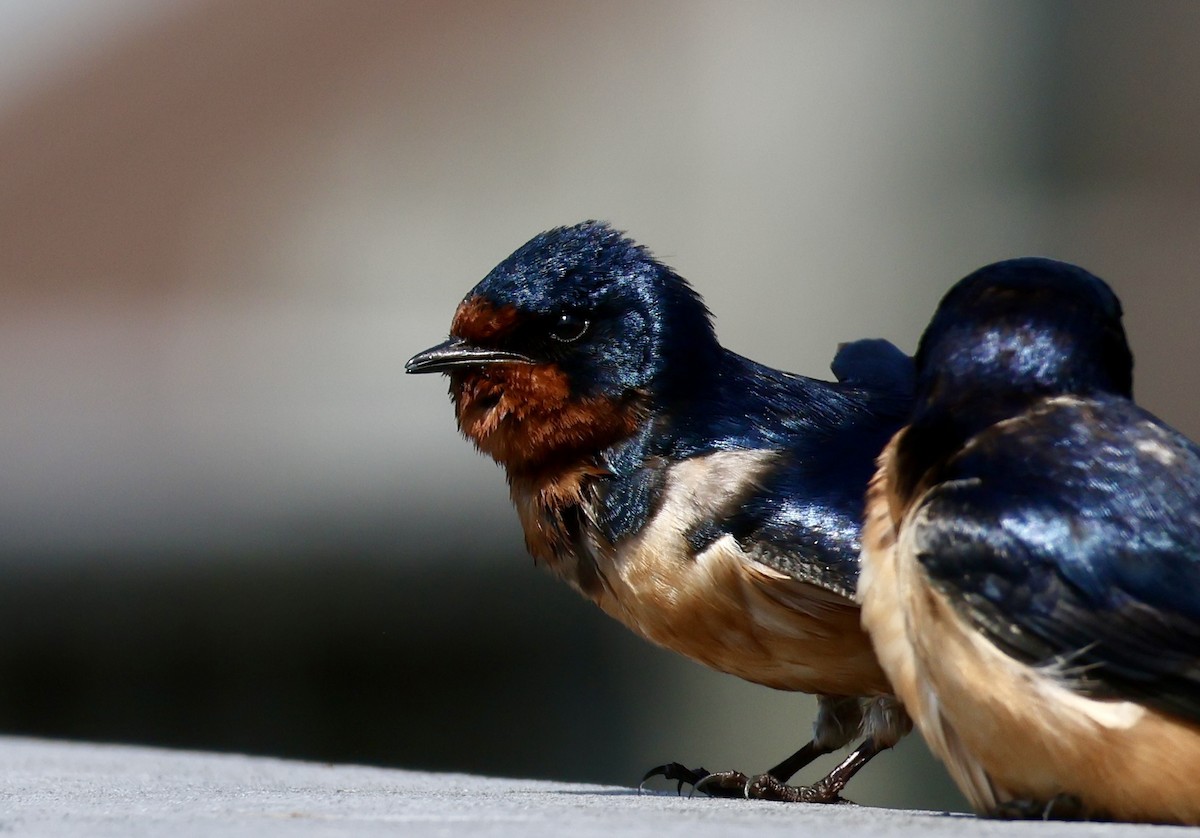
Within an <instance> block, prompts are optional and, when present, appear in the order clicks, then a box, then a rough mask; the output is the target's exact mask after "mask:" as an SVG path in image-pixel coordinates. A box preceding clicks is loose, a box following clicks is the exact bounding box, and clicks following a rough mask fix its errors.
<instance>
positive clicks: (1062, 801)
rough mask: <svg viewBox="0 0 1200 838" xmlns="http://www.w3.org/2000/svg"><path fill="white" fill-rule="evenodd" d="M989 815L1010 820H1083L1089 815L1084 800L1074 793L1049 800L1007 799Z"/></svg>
mask: <svg viewBox="0 0 1200 838" xmlns="http://www.w3.org/2000/svg"><path fill="white" fill-rule="evenodd" d="M987 815H988V817H990V818H998V819H1000V820H1008V821H1081V820H1086V819H1087V816H1088V815H1087V811H1086V810H1085V809H1084V808H1083V801H1082V800H1080V799H1079V798H1078V797H1076V796H1075V795H1073V794H1057V795H1055V796H1054V797H1052V798H1050V799H1049V800H1006V801H1004V802H1003V803H1000V804H997V805H996V806H995V807H994V808H993V809H992V810H991V811H990V812H988V813H987Z"/></svg>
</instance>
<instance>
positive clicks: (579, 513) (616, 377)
mask: <svg viewBox="0 0 1200 838" xmlns="http://www.w3.org/2000/svg"><path fill="white" fill-rule="evenodd" d="M834 368H835V370H836V374H837V375H838V376H839V377H840V379H841V380H840V381H839V382H838V383H828V382H824V381H818V380H815V379H811V378H805V377H802V376H798V375H792V374H789V373H784V372H780V371H778V370H774V369H771V368H769V367H766V366H763V365H761V364H757V363H755V362H753V361H751V360H749V359H747V358H744V357H742V356H740V355H737V354H734V353H733V352H730V351H729V350H727V349H725V348H723V347H722V346H721V345H720V343H718V342H717V338H716V334H715V332H714V329H713V324H712V318H711V315H710V313H709V311H708V309H707V308H706V307H705V305H704V302H703V301H702V300H701V298H700V296H699V294H697V292H696V291H695V290H693V288H692V286H691V285H690V284H688V282H686V281H685V280H684V279H683V278H681V277H680V276H679V275H678V274H676V273H675V272H674V271H672V270H671V269H670V268H668V267H667V266H666V265H664V264H662V263H661V262H659V261H658V260H656V259H655V258H654V257H653V256H652V255H651V254H650V253H649V252H648V251H647V250H646V249H645V248H643V247H641V246H639V245H637V244H636V243H634V242H633V241H631V240H630V239H629V238H627V237H625V236H624V235H623V234H622V233H619V232H617V231H614V230H613V229H612V228H610V227H609V226H607V225H606V224H603V223H600V222H594V221H593V222H585V223H582V224H578V225H576V226H573V227H561V228H557V229H554V230H550V231H549V232H546V233H542V234H541V235H538V236H536V237H534V238H533V239H532V240H530V241H529V242H528V243H526V244H525V245H524V246H522V247H521V248H520V249H518V250H517V251H516V252H515V253H513V254H512V255H511V256H509V257H508V258H507V259H505V260H504V261H503V262H501V263H500V264H499V265H498V266H497V267H496V268H495V269H493V270H492V271H491V273H489V274H488V275H487V276H486V277H485V278H484V279H483V280H482V281H481V282H480V283H479V284H478V285H476V286H475V287H474V288H473V289H471V291H470V292H468V294H467V295H466V297H465V298H464V299H463V301H462V303H461V304H460V305H459V306H458V309H457V311H456V313H455V315H454V319H453V322H452V325H451V328H450V338H449V340H447V341H446V342H445V343H442V344H439V345H438V346H435V347H433V348H431V349H428V350H426V351H424V352H421V353H420V354H418V355H416V356H414V357H413V358H412V359H411V360H409V361H408V363H407V365H406V369H407V371H408V372H410V373H428V372H438V373H446V374H448V375H449V378H450V395H451V398H452V400H453V402H454V410H455V416H456V418H457V420H458V426H459V428H460V430H461V431H462V432H463V434H464V435H465V436H466V437H468V438H469V439H470V440H472V441H473V442H474V444H475V445H476V446H477V447H478V449H479V450H480V451H481V452H483V453H485V454H488V455H490V456H491V457H493V458H494V459H495V460H496V462H497V463H499V464H500V465H502V466H503V467H504V468H505V470H506V472H507V476H508V485H509V489H510V494H511V497H512V501H513V504H514V505H515V506H516V510H517V514H518V516H519V518H520V521H521V525H522V527H523V529H524V533H525V543H526V546H527V548H528V550H529V552H530V553H531V554H532V555H533V557H534V559H535V561H536V562H537V563H539V564H542V565H545V566H546V567H548V568H549V569H550V570H551V571H552V572H553V573H554V574H556V575H557V576H558V577H560V578H561V579H563V580H564V581H566V582H567V583H568V584H569V585H571V586H572V587H573V588H575V589H576V590H577V591H579V592H580V593H581V594H582V595H583V596H585V597H587V598H588V599H590V600H592V601H593V602H595V603H596V604H597V605H599V606H600V608H602V609H603V610H604V611H605V612H607V613H608V614H609V615H611V616H612V617H615V618H616V619H617V620H619V621H620V622H621V623H623V624H624V625H626V626H627V627H629V628H630V629H632V630H633V631H634V632H635V633H637V634H639V635H640V636H642V637H644V638H646V639H648V640H650V641H652V642H654V643H656V644H658V645H660V646H664V647H666V648H668V649H672V650H674V651H676V652H678V653H681V654H683V655H685V656H687V657H689V658H691V659H693V660H695V661H699V662H701V663H703V664H706V665H708V666H710V667H713V668H714V669H717V670H720V671H721V672H727V673H731V674H733V675H737V676H739V677H741V678H745V679H746V680H749V681H753V682H755V683H758V684H764V685H766V686H769V687H774V688H777V689H782V690H797V691H803V692H807V693H814V694H816V695H817V697H818V716H817V720H816V722H815V723H814V735H813V738H812V741H810V742H809V743H808V744H806V745H805V746H804V747H803V748H801V749H800V750H799V751H797V752H796V753H795V754H793V755H792V756H791V757H789V758H788V759H786V760H784V761H783V762H781V763H780V764H779V765H777V766H775V767H774V768H772V769H771V770H770V771H768V772H767V773H766V774H763V775H759V776H758V777H754V778H748V777H747V776H746V775H744V774H741V773H740V772H736V771H727V772H720V773H714V774H710V773H709V772H707V771H705V770H704V769H689V768H686V767H685V766H683V765H681V764H679V763H671V764H668V765H662V766H659V767H658V768H655V769H652V770H651V771H650V772H648V773H647V775H646V777H645V778H644V779H643V783H644V782H645V780H646V779H649V778H650V777H653V776H656V775H661V776H664V777H666V778H667V779H670V780H677V781H678V782H679V788H680V789H681V788H682V786H683V784H684V783H685V782H687V783H691V784H692V785H693V786H695V787H696V788H699V789H701V790H703V791H705V792H707V793H709V794H712V795H717V796H742V795H745V796H748V797H760V798H769V799H786V800H804V801H835V800H840V799H841V798H840V792H841V790H842V788H843V787H844V785H845V783H846V781H847V780H849V778H850V777H851V776H852V775H853V774H854V773H855V772H856V771H857V770H858V769H859V768H861V767H862V765H864V764H866V762H867V761H868V760H870V759H871V757H872V756H874V755H875V754H876V753H877V752H878V751H880V750H883V749H885V748H890V747H891V746H892V745H894V744H895V743H896V742H897V741H898V739H899V738H900V737H901V736H902V735H904V733H906V732H907V731H908V730H909V729H910V728H911V723H910V722H909V721H908V719H907V717H906V716H905V715H904V713H903V711H902V710H901V709H900V708H899V707H898V705H897V703H896V701H895V699H894V697H893V696H892V695H891V689H890V687H889V685H888V682H887V679H886V678H885V677H884V676H883V673H882V672H881V671H880V669H879V666H878V664H877V662H876V661H875V658H874V655H873V654H872V651H871V647H870V643H869V639H868V638H867V636H866V634H865V632H863V630H862V628H861V625H860V623H859V615H858V610H857V606H856V605H855V604H854V602H853V595H854V587H855V583H856V580H857V576H858V553H859V549H860V533H861V520H862V512H863V495H864V492H865V490H866V485H867V481H868V479H869V478H870V476H871V473H872V471H873V462H874V458H875V456H876V455H877V454H878V452H879V451H880V450H881V449H882V447H883V445H884V444H885V443H886V442H887V440H888V439H889V438H890V437H891V435H892V433H893V432H894V431H895V430H896V429H897V428H899V426H900V424H901V422H902V421H903V419H904V418H905V417H906V416H907V412H908V409H909V407H910V403H911V389H912V382H913V368H912V359H911V358H909V357H908V356H906V355H904V354H903V353H901V352H900V350H898V349H896V348H895V347H894V346H892V345H891V344H890V343H887V342H886V341H881V340H878V341H859V342H855V343H851V344H848V345H845V346H844V347H843V348H842V350H841V352H840V353H839V354H838V356H837V358H836V359H835V362H834ZM858 737H862V738H863V741H862V743H861V744H860V745H859V746H858V747H857V748H855V749H854V750H853V752H852V753H851V754H850V755H849V756H848V757H847V758H846V759H845V761H844V762H843V763H841V764H840V765H839V766H838V767H837V768H835V769H834V770H833V771H832V772H831V773H830V774H829V775H828V776H826V777H825V778H823V779H822V780H821V781H820V782H818V783H816V784H814V785H813V786H807V787H792V786H786V785H784V784H785V783H786V782H787V780H788V779H790V778H791V776H792V775H793V774H794V773H795V772H796V771H798V770H799V769H800V768H802V767H803V766H804V765H806V764H807V763H808V762H810V761H812V760H813V759H815V758H817V757H818V756H821V755H823V754H827V753H830V752H832V751H834V750H837V749H840V748H842V747H844V746H846V745H848V744H850V743H851V742H852V741H854V740H855V739H857V738H858Z"/></svg>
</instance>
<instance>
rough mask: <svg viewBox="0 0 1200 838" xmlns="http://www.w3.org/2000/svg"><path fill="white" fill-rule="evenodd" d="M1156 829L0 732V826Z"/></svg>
mask: <svg viewBox="0 0 1200 838" xmlns="http://www.w3.org/2000/svg"><path fill="white" fill-rule="evenodd" d="M1167 829H1169V828H1165V827H1138V826H1128V825H1110V824H1044V823H997V822H991V821H979V820H976V819H975V818H972V817H969V816H964V815H944V814H937V813H931V812H913V811H898V810H888V809H874V808H869V807H859V806H850V805H847V806H813V805H802V804H801V805H787V804H778V803H763V802H756V801H741V800H711V799H708V798H702V797H699V796H698V797H695V798H691V799H689V798H686V797H684V798H680V797H676V796H675V795H674V794H670V793H662V792H660V793H655V794H646V795H641V796H639V795H638V794H636V792H634V791H632V790H630V789H624V788H612V787H605V786H589V785H578V784H572V783H557V782H544V781H535V780H506V779H498V778H491V777H474V776H465V775H460V774H425V773H419V772H411V771H400V770H393V769H384V768H368V767H362V766H353V765H322V764H315V763H305V762H293V761H285V760H276V759H266V758H261V757H245V756H238V755H230V754H205V753H187V752H180V751H165V750H156V749H152V748H134V747H124V746H111V745H90V744H78V743H65V742H46V741H38V740H31V739H20V738H11V737H0V835H46V836H66V838H70V837H71V836H84V835H86V836H130V837H131V838H139V836H160V835H168V836H171V838H183V836H200V835H203V836H231V835H236V836H242V835H244V836H276V835H289V836H290V835H305V836H309V835H313V836H319V835H354V836H357V835H366V836H371V835H404V836H426V835H430V836H433V835H437V836H442V835H445V836H453V835H472V836H476V835H482V836H539V835H545V836H564V835H565V836H570V837H571V838H586V837H587V836H606V837H610V836H612V835H622V836H625V835H631V836H647V837H648V838H649V836H653V838H666V837H667V836H676V835H678V836H688V837H689V838H704V837H705V836H714V838H715V836H731V835H735V836H736V835H754V836H756V838H758V836H775V835H778V836H784V835H786V836H789V838H794V836H821V837H822V838H825V836H889V838H890V836H914V838H915V836H926V835H933V836H937V835H945V836H959V835H964V834H970V835H988V836H991V835H1014V836H1015V835H1022V836H1028V835H1038V836H1072V837H1073V836H1084V835H1093V834H1097V835H1099V834H1103V835H1106V836H1109V835H1111V836H1124V835H1126V834H1130V835H1131V834H1135V833H1141V834H1145V833H1149V832H1151V831H1153V832H1155V833H1156V834H1159V835H1163V834H1166V830H1167Z"/></svg>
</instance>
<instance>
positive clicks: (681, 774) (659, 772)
mask: <svg viewBox="0 0 1200 838" xmlns="http://www.w3.org/2000/svg"><path fill="white" fill-rule="evenodd" d="M707 776H708V771H707V770H706V769H704V768H695V769H692V768H688V767H687V766H686V765H683V764H682V763H678V762H668V763H667V764H666V765H656V766H655V767H653V768H651V769H650V770H649V771H647V772H646V775H645V776H644V777H642V781H641V782H640V783H638V794H641V793H642V787H643V786H644V785H646V781H647V780H649V779H650V778H651V777H662V778H663V779H664V780H677V781H678V782H679V785H677V786H676V787H675V793H676V794H680V795H681V794H683V784H684V783H687V784H688V785H690V786H691V787H692V788H693V789H695V788H696V784H697V783H699V782H700V781H701V780H703V779H704V778H705V777H707Z"/></svg>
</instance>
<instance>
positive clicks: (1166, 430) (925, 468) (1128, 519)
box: [897, 260, 1200, 721]
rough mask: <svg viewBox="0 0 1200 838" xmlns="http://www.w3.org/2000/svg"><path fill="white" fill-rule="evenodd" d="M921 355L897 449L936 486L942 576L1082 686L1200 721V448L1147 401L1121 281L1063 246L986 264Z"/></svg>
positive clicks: (929, 537) (993, 628) (1012, 641)
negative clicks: (1084, 264) (1057, 251)
mask: <svg viewBox="0 0 1200 838" xmlns="http://www.w3.org/2000/svg"><path fill="white" fill-rule="evenodd" d="M998 301H999V302H998ZM998 347H999V348H998ZM918 362H919V370H918V375H919V382H920V383H919V389H918V393H917V403H918V411H917V417H916V419H915V420H914V423H913V426H912V427H911V428H910V429H909V431H908V432H907V433H908V435H909V436H908V438H907V439H905V440H903V441H902V443H901V447H900V449H899V451H898V456H897V462H898V463H899V464H902V465H903V469H904V475H903V476H904V477H905V480H902V481H900V482H901V484H902V485H909V486H913V485H917V484H921V485H930V484H932V486H933V488H932V489H930V491H929V494H928V495H927V496H926V499H925V500H924V501H923V507H924V514H923V518H922V520H921V522H920V523H919V525H916V528H915V549H916V551H917V559H918V561H920V563H921V564H922V566H923V567H924V569H925V571H926V572H927V573H928V575H929V578H930V580H931V581H932V582H933V583H934V585H935V586H936V587H937V588H938V589H939V590H940V591H942V592H943V593H944V594H945V595H946V596H947V597H948V598H950V599H951V601H953V602H954V603H955V604H956V605H957V606H958V607H959V608H961V609H962V610H963V613H964V614H966V615H968V616H969V617H970V619H971V620H972V621H973V622H974V623H975V625H976V626H977V627H978V629H979V630H980V631H982V632H984V633H985V634H986V635H987V636H988V637H989V638H990V639H991V640H992V641H993V642H995V643H996V644H997V645H998V646H999V647H1000V648H1002V649H1004V650H1005V651H1007V652H1008V653H1009V654H1011V655H1013V656H1015V657H1017V658H1019V659H1021V660H1023V661H1025V662H1027V663H1029V664H1031V665H1035V666H1044V665H1053V666H1055V667H1056V668H1058V669H1059V670H1060V672H1061V676H1060V677H1061V678H1062V679H1063V681H1064V682H1065V683H1069V684H1071V685H1072V686H1073V688H1075V689H1077V690H1078V691H1080V692H1082V693H1084V694H1089V695H1100V696H1123V697H1127V698H1134V699H1135V700H1138V701H1141V702H1143V703H1147V704H1150V705H1152V706H1157V707H1159V708H1161V709H1164V710H1167V711H1169V712H1172V713H1176V714H1181V715H1183V716H1185V717H1187V718H1190V719H1192V720H1195V721H1200V448H1197V446H1196V445H1195V444H1194V443H1192V442H1191V441H1190V440H1188V439H1186V438H1185V437H1183V436H1182V435H1181V434H1179V433H1178V432H1177V431H1175V430H1173V429H1172V428H1170V427H1168V426H1167V425H1165V424H1164V423H1163V422H1161V421H1160V420H1159V419H1157V418H1156V417H1154V416H1153V415H1151V414H1150V413H1148V412H1146V411H1145V410H1142V409H1141V408H1139V407H1138V406H1136V405H1135V404H1133V402H1132V401H1131V400H1130V398H1129V391H1130V381H1131V367H1132V360H1131V356H1130V354H1129V351H1128V347H1127V346H1126V344H1125V339H1124V333H1123V330H1122V329H1121V325H1120V306H1119V304H1118V303H1117V302H1116V298H1115V296H1113V295H1112V293H1111V291H1109V290H1108V288H1107V286H1104V284H1103V283H1102V282H1101V281H1100V280H1098V279H1096V278H1095V277H1093V276H1091V275H1090V274H1087V273H1086V272H1085V271H1082V270H1081V269H1078V268H1074V267H1072V266H1064V265H1062V264H1061V263H1054V262H1049V261H1046V260H1018V261H1015V262H1009V263H1001V264H1000V265H998V266H993V267H991V268H985V269H984V270H982V271H980V272H978V273H977V274H975V275H973V276H972V277H969V278H968V279H967V280H964V282H963V283H962V284H961V285H960V286H958V287H956V288H955V289H954V290H952V291H951V292H950V293H949V294H948V295H947V297H946V299H945V300H944V301H943V303H942V306H941V308H940V309H939V312H938V314H937V316H936V317H935V319H934V322H933V325H931V327H930V330H929V331H928V332H927V333H926V335H925V337H924V338H923V340H922V344H921V351H920V352H919V353H918ZM949 382H952V383H953V385H954V386H953V389H949V388H948V383H949Z"/></svg>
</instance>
